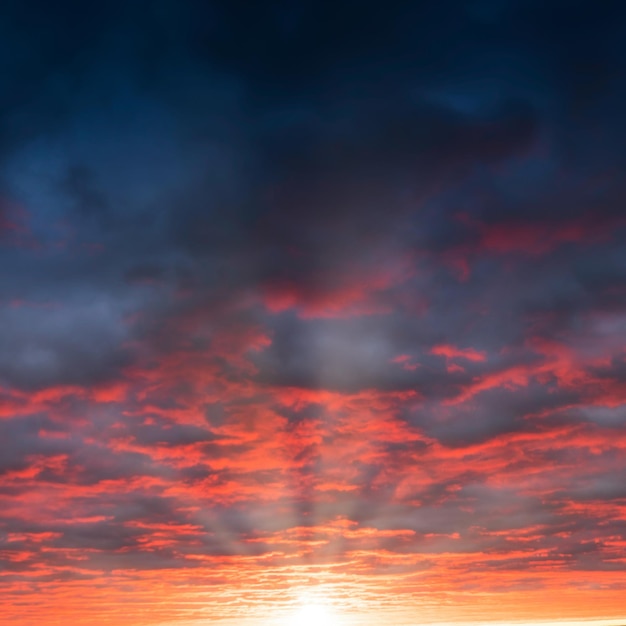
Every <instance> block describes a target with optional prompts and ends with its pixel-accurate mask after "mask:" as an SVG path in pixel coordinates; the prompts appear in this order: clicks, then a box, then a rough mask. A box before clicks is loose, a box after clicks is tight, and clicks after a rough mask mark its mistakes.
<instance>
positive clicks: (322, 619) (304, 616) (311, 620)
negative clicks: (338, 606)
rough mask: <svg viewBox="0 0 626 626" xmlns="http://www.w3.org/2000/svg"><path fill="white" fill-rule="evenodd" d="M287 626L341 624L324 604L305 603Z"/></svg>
mask: <svg viewBox="0 0 626 626" xmlns="http://www.w3.org/2000/svg"><path fill="white" fill-rule="evenodd" d="M287 626H341V623H340V621H339V619H338V618H337V616H336V615H335V613H334V611H333V610H332V609H331V607H329V606H328V605H326V604H324V603H323V602H304V603H303V604H302V605H301V606H300V607H299V608H298V609H296V611H295V613H294V614H293V615H292V616H291V617H290V618H289V620H288V621H287Z"/></svg>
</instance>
